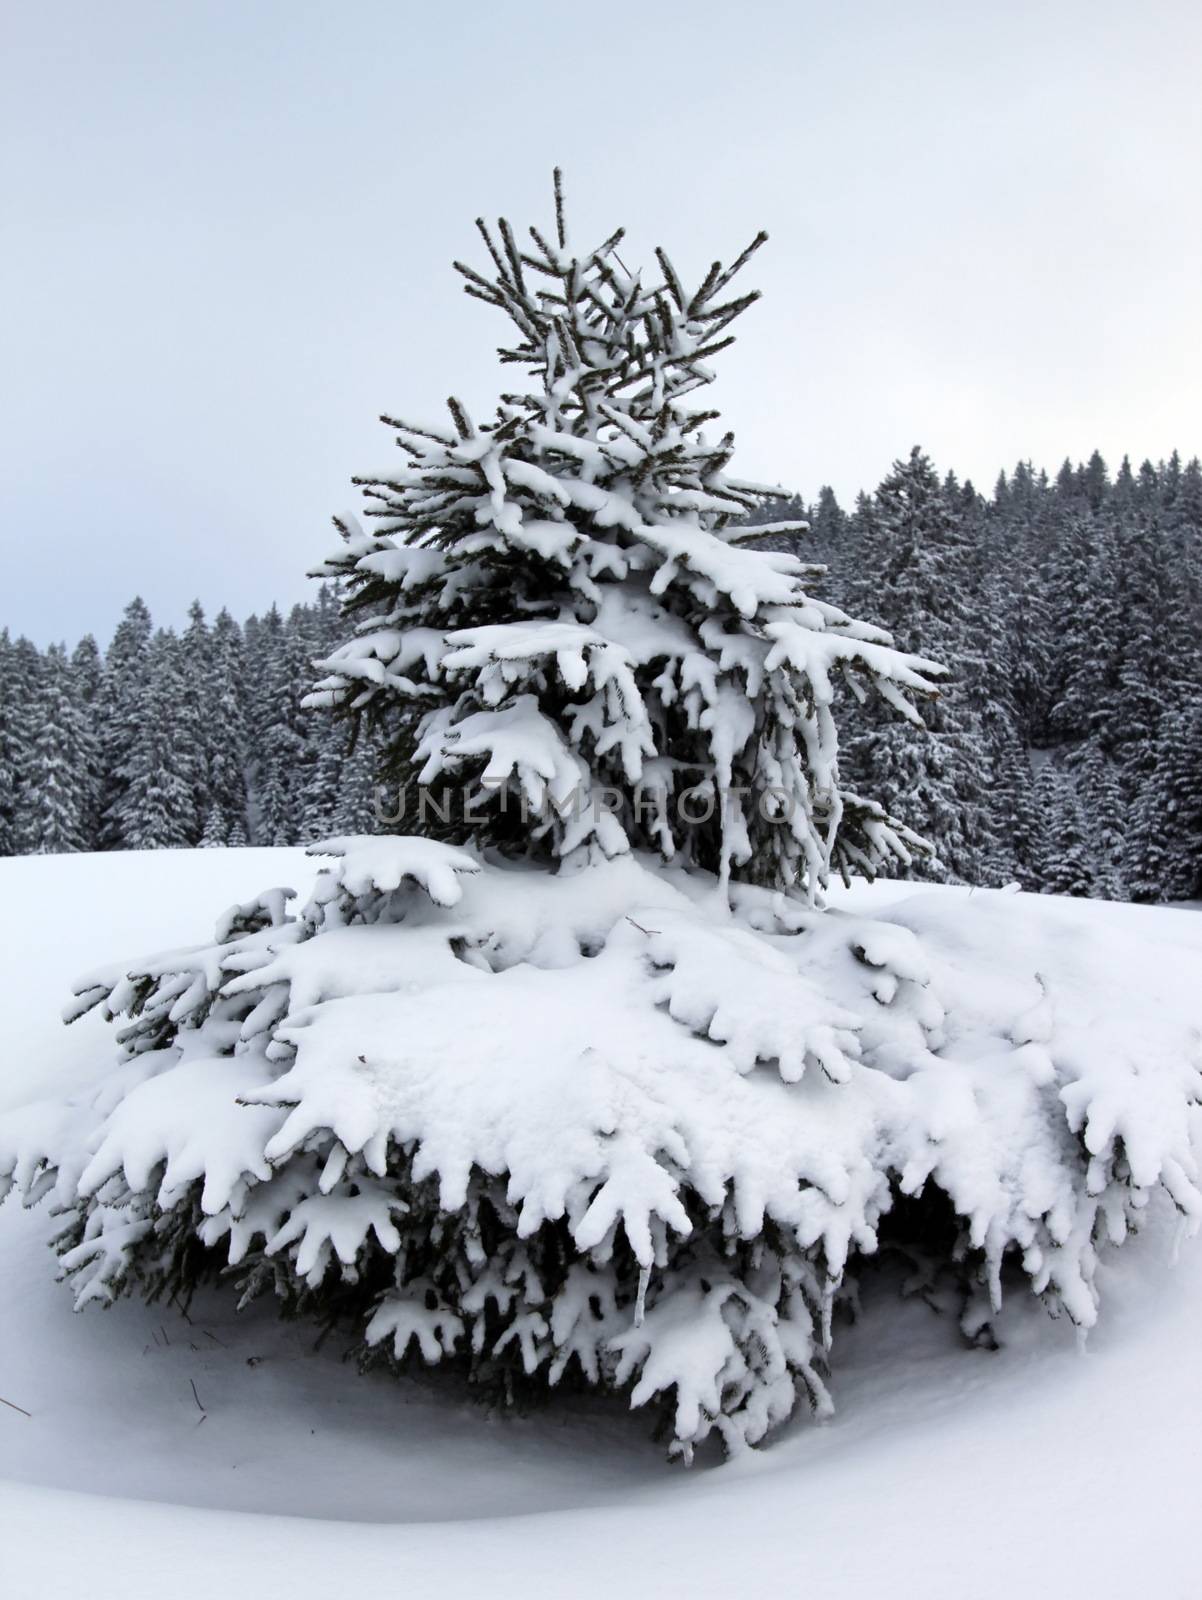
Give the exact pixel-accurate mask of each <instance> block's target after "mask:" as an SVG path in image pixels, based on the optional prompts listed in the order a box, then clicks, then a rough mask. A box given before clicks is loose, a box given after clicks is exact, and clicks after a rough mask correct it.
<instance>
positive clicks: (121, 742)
mask: <svg viewBox="0 0 1202 1600" xmlns="http://www.w3.org/2000/svg"><path fill="white" fill-rule="evenodd" d="M152 632H153V624H152V622H151V617H150V612H149V611H148V610H147V608H146V604H145V602H144V601H143V600H142V599H141V597H140V596H135V598H134V599H133V600H131V601H130V603H129V605H128V606H126V608H125V612H124V615H123V616H122V618H121V621H120V622H119V623H118V624H117V631H116V632H115V633H114V635H113V640H112V643H111V644H110V645H109V648H108V652H107V654H106V655H105V658H104V678H103V681H102V684H101V689H100V694H99V702H98V703H99V737H100V759H101V764H102V767H103V770H104V774H105V785H104V793H103V795H102V797H101V838H102V841H103V843H104V845H105V846H106V847H107V848H109V849H114V850H121V849H128V848H132V841H131V840H130V839H129V838H128V837H127V836H126V834H125V832H124V826H123V822H122V818H123V816H124V815H125V810H126V808H125V804H124V801H125V778H124V776H123V774H124V772H125V769H126V767H127V765H128V762H129V759H130V752H131V749H132V747H133V744H134V741H135V738H136V736H137V729H138V721H139V717H138V708H139V703H140V701H141V700H142V698H143V696H144V694H145V692H146V678H147V673H148V670H149V665H150V663H149V661H148V655H149V650H150V639H151V634H152Z"/></svg>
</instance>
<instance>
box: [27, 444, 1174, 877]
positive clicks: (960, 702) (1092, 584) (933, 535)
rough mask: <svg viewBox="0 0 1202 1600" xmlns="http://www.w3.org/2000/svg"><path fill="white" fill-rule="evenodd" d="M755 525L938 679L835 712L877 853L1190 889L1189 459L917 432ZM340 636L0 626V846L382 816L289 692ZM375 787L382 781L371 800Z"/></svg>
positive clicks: (331, 728) (179, 840) (354, 770)
mask: <svg viewBox="0 0 1202 1600" xmlns="http://www.w3.org/2000/svg"><path fill="white" fill-rule="evenodd" d="M802 519H804V520H805V521H806V522H808V523H809V530H808V532H806V533H803V534H798V533H796V532H787V533H769V534H766V535H765V536H764V538H763V539H762V541H758V542H760V543H763V544H764V545H767V546H768V547H772V546H773V545H777V546H780V547H783V548H786V549H789V550H790V551H792V552H794V553H796V554H797V555H798V556H800V557H801V558H802V559H803V560H804V561H806V562H807V563H816V564H822V565H826V566H827V567H828V568H829V571H828V573H827V574H826V575H825V576H824V578H823V579H822V580H821V581H820V584H819V585H818V587H817V592H819V593H820V594H821V595H822V598H823V599H824V600H825V601H827V602H828V603H833V604H835V605H837V606H839V607H841V608H843V609H846V610H847V611H849V612H850V613H852V614H853V615H857V616H862V617H865V618H868V619H871V620H872V621H874V622H876V623H878V624H880V625H882V626H883V627H885V628H886V629H888V630H889V631H890V632H891V633H893V634H894V635H895V637H896V638H897V639H899V640H900V641H902V642H903V643H904V645H905V646H906V647H907V648H908V649H911V650H914V651H916V652H918V653H920V654H921V655H923V656H927V657H931V658H933V659H935V660H937V661H941V662H944V663H947V664H948V665H949V666H950V668H951V678H950V681H949V683H948V685H947V686H946V687H945V688H944V689H943V692H942V694H941V695H940V697H939V699H938V700H937V701H935V702H933V703H930V704H927V705H925V706H924V707H923V717H924V721H925V723H926V725H927V726H926V731H923V730H921V729H918V728H915V727H914V726H912V725H911V724H909V723H907V722H905V721H904V720H901V719H898V718H896V717H889V716H887V715H886V714H885V713H884V712H882V711H880V710H875V709H873V707H871V706H866V707H860V706H858V705H856V704H855V703H854V702H852V703H850V704H847V705H845V706H843V707H842V709H841V717H842V718H843V719H844V726H845V729H846V731H845V733H844V738H843V753H842V764H843V768H844V773H845V778H846V780H847V782H848V783H849V785H850V787H851V789H852V790H858V789H863V790H864V791H865V792H868V793H872V794H874V795H876V796H878V797H879V798H880V800H881V801H882V803H884V804H885V806H886V808H887V809H889V810H890V811H895V812H896V813H898V814H900V815H903V816H905V818H906V820H907V822H908V823H909V825H910V826H911V827H912V828H914V830H915V831H916V832H918V833H919V834H920V835H922V836H923V837H925V838H926V839H927V840H928V841H930V842H931V843H932V844H933V845H934V847H935V851H936V855H935V857H934V859H933V860H931V859H916V860H915V861H914V863H913V864H912V865H911V866H910V867H908V868H907V867H902V866H900V865H898V864H896V863H895V864H894V866H893V868H892V870H893V871H895V872H906V871H909V872H912V873H913V874H914V875H915V876H921V877H925V878H935V879H939V880H944V881H950V882H966V883H971V884H980V885H990V884H995V885H996V884H1004V883H1009V882H1017V883H1019V884H1021V885H1022V886H1023V887H1024V888H1029V889H1039V890H1042V891H1045V892H1048V893H1054V894H1067V895H1075V896H1082V897H1092V898H1102V899H1126V900H1136V901H1149V902H1157V901H1180V900H1189V899H1194V898H1198V897H1199V896H1202V785H1200V784H1199V781H1198V773H1199V771H1200V770H1202V468H1200V467H1199V463H1198V461H1197V460H1196V459H1193V460H1190V461H1189V462H1188V463H1183V462H1182V461H1181V460H1180V458H1179V457H1178V456H1177V455H1176V454H1173V455H1171V456H1169V457H1168V459H1167V460H1162V461H1160V462H1159V463H1157V464H1155V465H1154V464H1152V463H1151V462H1147V461H1145V462H1144V463H1143V464H1142V465H1141V466H1139V467H1138V468H1135V467H1133V466H1132V465H1131V463H1130V462H1129V461H1127V460H1126V459H1124V460H1123V461H1122V462H1121V464H1119V465H1118V466H1117V468H1110V467H1109V466H1108V464H1107V463H1106V462H1104V461H1103V460H1102V458H1101V457H1100V456H1099V455H1098V454H1096V453H1095V454H1094V455H1093V456H1092V457H1091V458H1090V459H1089V460H1088V461H1087V462H1084V463H1081V464H1074V463H1072V462H1069V461H1066V462H1065V463H1064V464H1063V466H1062V467H1061V468H1060V469H1059V471H1058V472H1056V473H1055V475H1054V476H1049V475H1048V474H1047V473H1045V472H1044V471H1042V470H1038V469H1036V468H1034V467H1032V466H1031V465H1030V464H1027V463H1020V464H1019V465H1018V466H1017V467H1016V468H1015V469H1014V470H1013V471H1011V472H1009V473H1002V474H1001V475H1000V476H999V478H998V480H997V482H996V484H995V485H994V487H993V489H992V491H991V492H990V493H988V494H986V493H982V492H981V491H980V490H978V489H977V488H976V487H974V486H973V485H972V484H971V483H967V482H966V483H961V482H960V481H958V479H957V478H956V476H955V475H954V474H953V473H948V474H946V475H943V474H942V472H941V470H940V469H939V467H937V465H936V464H935V463H933V462H932V461H931V460H930V459H929V458H928V457H927V456H926V455H925V454H924V453H923V452H922V451H921V450H920V449H917V448H915V449H914V450H913V451H912V452H911V453H910V454H909V456H908V457H907V458H905V459H902V460H900V461H898V462H897V463H895V465H894V468H893V470H892V471H891V472H890V473H889V474H888V476H887V477H886V478H885V479H884V481H883V482H882V483H881V484H880V485H879V486H878V488H877V489H876V491H875V492H874V493H872V494H863V495H861V496H860V497H859V499H858V500H857V502H856V504H855V505H854V507H851V508H847V507H844V506H841V505H840V504H839V503H838V501H837V500H836V498H835V496H834V494H833V493H832V491H830V490H829V489H823V490H822V491H821V492H820V493H819V495H818V496H817V499H816V502H814V503H808V502H806V501H804V500H803V499H802V498H801V497H799V496H795V497H792V498H781V499H776V500H767V501H765V503H764V505H763V506H762V508H761V509H760V510H759V511H758V512H756V513H754V514H753V515H752V516H751V517H750V518H749V521H750V522H752V523H753V524H759V523H762V524H764V525H766V526H770V525H773V524H779V523H781V522H788V523H790V524H793V523H796V522H797V521H798V520H802ZM340 637H341V623H340V616H339V598H338V595H337V592H336V589H335V587H334V586H333V585H332V584H330V583H324V584H323V585H322V587H321V588H320V590H319V591H318V592H317V594H316V597H315V599H314V600H313V601H312V603H310V604H306V605H297V606H294V607H293V608H292V609H291V611H289V612H288V613H287V614H284V613H282V612H281V611H280V610H278V609H277V608H275V607H272V608H271V609H270V610H268V611H267V612H266V613H265V614H263V615H262V616H251V617H248V618H247V619H246V620H245V621H242V622H240V621H238V620H237V619H235V618H234V617H233V616H231V615H230V613H229V612H228V611H226V610H222V611H221V612H219V613H218V614H217V615H216V616H215V617H214V618H212V619H209V618H206V616H205V615H204V613H203V611H202V610H201V608H200V606H199V605H198V604H194V605H193V606H192V608H191V611H190V613H189V619H188V623H187V625H186V627H185V628H184V629H183V630H182V631H180V632H176V631H174V630H172V629H166V628H158V627H156V626H155V623H154V619H153V618H152V616H151V614H150V612H149V610H148V609H147V607H146V606H145V605H144V604H143V602H142V601H141V600H140V599H136V598H135V599H134V600H132V601H131V603H130V604H129V605H128V607H127V608H126V611H125V614H124V616H123V618H122V620H121V622H120V624H119V625H118V627H117V629H116V632H115V633H114V635H113V637H112V639H111V641H109V643H108V645H107V648H102V647H101V646H100V645H99V644H98V643H97V641H96V640H95V639H94V638H93V637H91V636H90V635H89V636H87V637H85V638H83V639H82V640H80V641H78V642H77V643H74V644H70V643H65V642H64V643H57V644H52V645H50V646H49V647H48V648H47V649H44V650H42V649H39V648H37V647H36V646H35V645H34V644H32V643H31V642H30V641H29V640H28V639H26V638H24V637H15V638H14V637H12V636H11V633H10V630H8V629H7V628H6V629H5V630H4V631H3V632H0V854H3V855H20V854H37V853H47V854H49V853H59V852H69V851H85V850H130V849H136V850H142V849H165V848H178V847H187V846H196V845H203V846H220V845H241V844H266V845H281V844H294V843H301V842H305V841H307V840H310V839H314V838H319V837H321V836H323V835H328V834H332V833H350V832H368V831H388V824H387V821H386V820H385V821H380V820H378V818H377V805H376V799H375V795H376V785H377V780H378V778H379V774H378V773H377V772H376V771H375V770H374V769H373V765H372V762H373V756H372V752H371V749H370V742H365V743H361V744H359V745H357V746H352V745H351V744H350V742H349V739H348V730H347V726H346V724H345V722H344V721H339V720H336V719H334V718H332V717H330V716H329V715H328V714H327V713H326V712H325V711H324V710H322V709H321V708H316V709H313V708H308V707H306V706H305V705H304V704H303V702H304V699H305V696H306V694H307V693H308V691H309V690H310V688H311V686H312V682H313V677H314V668H313V664H314V662H315V661H320V660H321V659H322V658H324V657H325V656H326V655H328V654H329V652H330V651H331V650H332V649H333V648H334V646H335V644H336V643H337V642H338V640H339V638H340ZM388 803H390V802H389V801H388V798H387V791H386V789H385V788H381V789H380V806H381V807H386V806H387V804H388Z"/></svg>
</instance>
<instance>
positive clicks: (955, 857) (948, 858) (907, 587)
mask: <svg viewBox="0 0 1202 1600" xmlns="http://www.w3.org/2000/svg"><path fill="white" fill-rule="evenodd" d="M968 504H969V506H970V507H971V504H972V502H971V500H970V501H969V502H968ZM856 524H857V526H856V530H855V535H854V539H855V543H854V548H855V552H856V563H855V565H856V571H857V578H858V582H857V585H856V591H857V592H856V593H855V594H854V600H855V602H856V604H857V606H858V607H859V609H862V610H865V611H868V612H869V614H870V615H871V616H872V618H873V620H874V621H876V622H880V623H881V624H883V626H884V627H885V628H887V629H888V630H889V631H890V633H891V634H893V633H895V634H897V635H899V636H902V637H905V638H906V639H907V640H908V641H911V642H913V643H914V646H915V648H916V649H917V650H918V651H919V652H920V653H921V654H922V655H923V656H924V657H926V658H928V659H934V660H938V661H941V662H943V663H945V664H947V665H948V666H949V667H950V668H951V671H952V678H951V681H950V682H949V684H948V685H947V686H946V688H945V689H944V690H943V691H942V692H941V695H940V698H939V700H938V701H936V702H935V703H934V704H932V705H930V706H928V707H926V708H925V709H924V721H925V723H926V732H922V731H921V730H917V731H916V730H915V729H914V728H912V727H911V726H908V725H906V724H904V723H899V722H897V721H896V720H895V719H892V718H886V717H885V716H883V715H882V714H881V713H880V712H879V711H870V712H869V713H868V714H867V715H866V716H865V717H864V719H863V725H862V728H860V729H859V730H857V732H856V733H855V735H854V737H853V738H852V740H851V742H850V753H849V772H850V773H851V774H852V775H853V776H854V778H855V780H856V781H858V782H859V783H862V784H863V785H865V787H867V786H869V785H871V786H872V790H873V792H876V793H878V794H879V795H880V796H881V801H882V804H883V805H884V806H885V808H886V809H887V810H889V811H896V812H898V813H904V814H905V815H906V816H907V818H908V819H910V820H911V821H912V823H913V825H914V827H915V828H916V830H917V831H918V832H919V833H920V834H921V835H922V836H923V837H924V838H926V839H928V840H930V842H931V843H932V844H933V846H934V847H935V860H934V861H933V862H932V863H931V867H932V868H933V869H934V870H935V871H937V872H942V873H945V874H948V875H950V876H953V877H957V878H961V879H963V880H964V881H967V882H970V883H971V882H975V881H976V880H977V877H978V875H979V872H980V869H981V867H982V855H983V853H984V848H983V847H985V846H986V839H985V834H986V830H985V826H984V819H983V815H982V807H981V799H980V796H981V783H980V779H981V770H982V766H983V762H984V760H985V755H986V752H985V749H984V745H983V739H982V731H981V727H980V720H979V715H978V709H979V708H978V701H979V691H980V689H981V686H982V681H983V678H984V660H983V656H982V652H981V639H980V637H979V632H978V611H977V609H976V607H977V606H978V605H979V575H978V573H977V571H976V568H975V563H974V552H973V548H972V538H971V524H970V522H969V520H968V518H967V517H966V507H965V502H964V500H963V499H962V497H961V493H960V490H959V486H958V485H957V484H955V483H954V481H953V482H952V483H951V484H950V485H949V484H941V483H940V481H939V479H938V477H937V475H936V473H935V471H934V468H933V467H932V465H931V462H930V459H929V458H928V457H927V456H925V455H924V454H923V453H922V451H921V450H920V449H919V448H918V447H917V446H915V448H914V449H913V450H912V451H911V453H910V456H909V459H908V460H907V461H904V462H902V461H898V462H895V463H894V467H893V471H892V472H891V473H890V475H889V476H888V477H887V478H886V479H885V481H884V482H883V483H882V484H881V486H880V488H879V489H878V490H877V492H876V494H875V495H874V496H873V497H872V499H871V500H869V501H867V502H865V503H864V504H863V505H862V506H861V507H860V509H859V511H858V512H857V516H856ZM903 865H905V866H908V865H909V864H908V863H903Z"/></svg>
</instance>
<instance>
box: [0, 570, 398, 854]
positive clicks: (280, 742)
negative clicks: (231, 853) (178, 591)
mask: <svg viewBox="0 0 1202 1600" xmlns="http://www.w3.org/2000/svg"><path fill="white" fill-rule="evenodd" d="M338 611H339V608H338V604H337V601H336V599H335V597H334V594H333V592H332V590H331V589H329V588H328V587H325V588H323V589H322V590H321V592H320V594H319V596H318V598H317V600H316V602H315V603H314V604H312V605H298V606H294V607H293V608H292V610H291V611H290V612H289V613H288V614H287V616H285V615H283V614H282V613H281V612H280V611H279V610H278V609H276V608H275V607H274V606H273V607H272V608H271V610H270V611H268V612H266V614H265V615H263V616H261V617H258V616H252V617H250V618H249V619H248V620H247V621H246V622H245V623H239V622H236V621H235V620H234V618H233V617H232V616H231V615H230V614H229V612H228V611H222V612H220V614H219V615H218V616H217V618H216V619H215V621H214V622H213V623H212V624H211V625H210V624H209V623H208V622H207V621H206V619H205V616H204V613H203V611H202V610H201V608H200V606H199V604H194V605H193V606H192V608H191V610H190V612H189V618H188V625H187V627H186V628H185V629H184V631H183V632H182V633H179V634H177V633H175V632H173V631H172V630H171V629H169V628H158V629H156V628H155V627H154V624H153V622H152V620H151V615H150V612H149V611H148V609H147V608H146V606H145V605H144V604H143V602H142V601H141V600H140V599H135V600H134V601H132V602H131V603H130V605H129V606H127V607H126V610H125V614H124V616H123V617H122V620H121V622H120V623H119V625H118V627H117V630H116V632H115V634H114V635H113V640H112V643H111V644H110V645H109V648H108V650H107V651H104V652H102V651H101V650H100V649H99V647H98V646H97V644H96V641H95V640H94V639H93V638H92V637H91V636H90V635H89V636H88V637H87V638H85V639H83V640H81V641H80V643H79V644H78V645H77V646H76V647H75V649H74V650H73V651H68V650H67V649H66V647H65V646H63V645H51V646H50V648H49V649H47V650H45V651H40V650H38V649H37V648H36V646H34V645H33V644H31V643H30V641H29V640H28V639H23V638H22V639H17V640H16V641H15V642H14V641H12V640H11V639H10V637H9V634H8V632H7V630H6V631H4V632H3V633H0V854H2V855H14V854H21V853H34V852H40V853H57V852H60V851H71V850H159V849H169V848H172V847H180V846H187V845H243V844H293V843H296V842H297V841H299V840H303V839H310V838H318V837H320V836H321V835H323V834H331V833H344V832H362V831H365V830H369V829H370V828H371V825H372V804H371V801H372V776H371V767H370V761H369V757H368V755H367V753H366V752H365V751H363V750H356V751H354V752H353V753H352V752H349V751H348V749H347V731H346V728H345V727H339V726H336V725H335V724H334V723H333V722H332V721H331V719H330V718H328V717H325V716H321V715H315V714H313V713H312V712H309V711H306V710H303V709H302V707H301V699H302V697H303V696H304V694H305V693H306V692H307V691H308V690H309V689H310V688H311V686H312V682H313V677H314V671H313V659H314V657H317V656H320V655H322V654H324V653H325V652H327V651H328V650H331V649H332V648H333V647H334V645H335V644H336V643H337V642H339V640H340V639H341V638H342V636H343V632H344V627H343V626H342V625H340V623H339V620H338Z"/></svg>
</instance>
